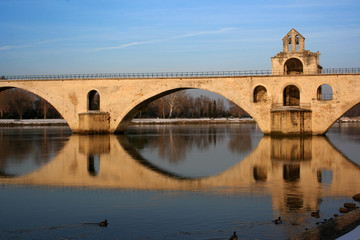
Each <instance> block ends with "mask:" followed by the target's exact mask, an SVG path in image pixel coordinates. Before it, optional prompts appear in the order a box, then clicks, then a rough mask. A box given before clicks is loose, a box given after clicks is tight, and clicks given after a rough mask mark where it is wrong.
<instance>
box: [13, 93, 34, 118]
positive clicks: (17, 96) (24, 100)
mask: <svg viewBox="0 0 360 240" xmlns="http://www.w3.org/2000/svg"><path fill="white" fill-rule="evenodd" d="M34 99H35V95H34V94H31V93H29V92H28V91H25V90H22V89H16V88H14V89H12V90H11V105H12V107H13V108H14V109H15V111H16V112H17V114H18V116H19V119H22V117H23V114H24V113H25V111H26V110H28V109H31V108H32V104H33V101H34Z"/></svg>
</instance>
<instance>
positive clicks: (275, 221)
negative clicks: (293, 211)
mask: <svg viewBox="0 0 360 240" xmlns="http://www.w3.org/2000/svg"><path fill="white" fill-rule="evenodd" d="M273 222H274V223H275V224H279V223H281V217H278V218H277V219H275V220H273Z"/></svg>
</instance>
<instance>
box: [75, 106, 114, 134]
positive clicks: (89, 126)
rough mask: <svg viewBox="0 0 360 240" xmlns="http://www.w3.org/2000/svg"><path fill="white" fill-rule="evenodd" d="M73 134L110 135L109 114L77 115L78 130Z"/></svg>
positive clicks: (96, 112) (90, 112)
mask: <svg viewBox="0 0 360 240" xmlns="http://www.w3.org/2000/svg"><path fill="white" fill-rule="evenodd" d="M74 132H76V133H82V134H104V133H110V114H109V113H107V112H98V111H89V112H84V113H79V128H78V129H77V130H74Z"/></svg>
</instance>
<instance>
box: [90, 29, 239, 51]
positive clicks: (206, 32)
mask: <svg viewBox="0 0 360 240" xmlns="http://www.w3.org/2000/svg"><path fill="white" fill-rule="evenodd" d="M233 29H234V28H232V27H227V28H221V29H219V30H214V31H200V32H194V33H187V34H183V35H179V36H174V37H169V38H163V39H155V40H149V41H137V42H130V43H124V44H121V45H117V46H112V47H102V48H95V49H91V50H89V51H88V52H98V51H104V50H114V49H121V48H127V47H132V46H136V45H145V44H153V43H159V42H167V41H171V40H177V39H183V38H191V37H196V36H202V35H216V34H221V33H225V32H229V31H231V30H233Z"/></svg>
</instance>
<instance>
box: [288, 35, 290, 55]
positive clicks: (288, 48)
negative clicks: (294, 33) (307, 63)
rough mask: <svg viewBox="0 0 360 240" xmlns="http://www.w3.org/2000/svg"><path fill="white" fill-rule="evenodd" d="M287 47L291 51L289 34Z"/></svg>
mask: <svg viewBox="0 0 360 240" xmlns="http://www.w3.org/2000/svg"><path fill="white" fill-rule="evenodd" d="M288 47H289V48H288V49H289V52H291V36H290V35H289V36H288Z"/></svg>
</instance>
